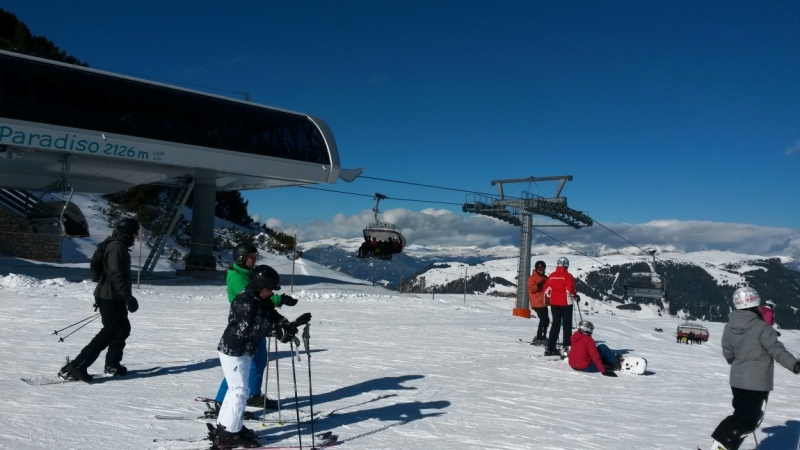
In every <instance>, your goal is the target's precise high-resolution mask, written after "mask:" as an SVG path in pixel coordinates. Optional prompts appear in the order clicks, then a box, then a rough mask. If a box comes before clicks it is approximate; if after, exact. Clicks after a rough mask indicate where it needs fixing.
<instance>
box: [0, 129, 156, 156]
mask: <svg viewBox="0 0 800 450" xmlns="http://www.w3.org/2000/svg"><path fill="white" fill-rule="evenodd" d="M25 128H28V127H25ZM0 144H6V145H11V144H16V145H21V146H25V147H35V148H44V149H55V150H66V151H71V152H79V153H82V152H86V153H92V154H101V155H108V156H117V157H123V158H131V159H143V160H149V159H150V152H148V151H145V150H138V149H136V148H135V147H134V146H128V145H122V144H114V143H111V142H106V141H100V140H98V139H96V138H94V139H92V138H88V139H79V137H78V135H77V134H72V133H64V134H61V133H57V134H52V133H48V132H33V131H29V130H25V131H23V130H22V129H20V128H14V127H12V126H9V125H0Z"/></svg>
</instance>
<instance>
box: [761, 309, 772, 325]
mask: <svg viewBox="0 0 800 450" xmlns="http://www.w3.org/2000/svg"><path fill="white" fill-rule="evenodd" d="M761 315H762V316H763V317H764V322H767V323H768V324H770V325H775V316H774V314H773V313H772V308H770V307H769V306H762V307H761Z"/></svg>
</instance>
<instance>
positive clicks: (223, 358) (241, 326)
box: [215, 265, 311, 448]
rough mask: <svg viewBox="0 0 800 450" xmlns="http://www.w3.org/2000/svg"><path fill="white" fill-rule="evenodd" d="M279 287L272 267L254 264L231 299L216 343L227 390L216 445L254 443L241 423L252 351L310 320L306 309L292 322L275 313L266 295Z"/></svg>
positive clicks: (287, 335)
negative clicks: (225, 325)
mask: <svg viewBox="0 0 800 450" xmlns="http://www.w3.org/2000/svg"><path fill="white" fill-rule="evenodd" d="M280 288H281V282H280V277H279V276H278V273H277V272H276V271H275V269H273V268H272V267H270V266H266V265H261V266H256V267H255V268H254V269H253V272H252V276H251V278H250V282H249V283H248V284H247V286H246V287H245V289H244V290H243V291H242V292H241V293H240V294H239V295H237V296H236V297H235V298H234V299H233V301H232V302H231V309H230V313H229V314H228V326H227V327H226V328H225V331H224V332H223V334H222V339H220V341H219V346H218V347H217V351H219V360H220V363H221V365H222V371H223V373H224V374H225V379H226V380H227V381H228V391H227V393H226V394H225V399H224V400H223V401H222V406H220V409H219V417H218V419H217V433H216V442H215V444H216V445H217V446H218V447H223V448H230V447H247V446H256V445H258V441H257V440H256V438H255V433H254V432H253V431H252V430H249V429H247V428H245V427H244V426H243V424H242V420H243V418H244V412H245V406H246V404H247V399H248V397H249V394H250V388H249V387H248V381H249V377H250V364H251V363H252V359H253V355H255V353H256V350H257V349H258V346H259V341H261V340H262V339H263V338H264V337H265V336H268V335H272V334H273V333H274V335H275V336H276V337H277V338H278V340H279V341H281V342H284V343H285V342H289V341H290V340H296V339H297V338H296V337H295V335H296V334H297V328H298V327H300V326H303V325H305V324H307V323H308V322H309V321H310V320H311V314H309V313H305V314H302V315H301V316H300V317H298V318H297V320H295V321H294V322H289V321H288V320H286V319H285V318H284V317H283V316H281V315H280V314H278V312H277V311H276V309H275V304H274V303H273V302H272V301H270V297H271V296H272V295H273V290H278V289H280Z"/></svg>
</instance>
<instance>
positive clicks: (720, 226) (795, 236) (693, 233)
mask: <svg viewBox="0 0 800 450" xmlns="http://www.w3.org/2000/svg"><path fill="white" fill-rule="evenodd" d="M381 220H383V221H385V222H390V223H393V224H395V225H397V226H398V227H400V228H401V229H402V230H403V232H404V233H405V235H406V237H407V239H408V242H409V243H411V244H424V245H445V246H476V247H479V248H487V247H492V246H496V245H514V246H518V245H519V240H520V229H519V227H514V226H512V225H509V224H507V223H505V222H502V221H499V220H496V219H492V218H489V217H485V216H478V215H474V216H473V215H470V216H463V215H457V214H454V213H452V212H450V211H448V210H434V209H425V210H422V211H420V212H415V211H410V210H407V209H402V208H398V209H390V210H387V211H386V212H384V213H382V215H381ZM372 221H373V214H372V211H370V210H363V211H361V212H360V213H358V214H356V215H352V216H345V215H344V214H337V215H336V216H334V218H333V219H332V220H331V221H330V222H324V221H320V220H315V221H311V222H308V223H306V224H303V225H287V224H283V223H282V222H281V221H280V220H278V219H268V220H267V221H266V224H267V226H269V227H270V228H274V229H277V230H280V231H283V232H285V233H292V234H294V233H297V235H298V240H299V241H300V242H307V241H313V240H317V239H325V238H331V237H340V238H347V239H349V238H357V237H360V236H361V233H362V230H363V229H364V227H366V226H367V225H368V224H369V223H370V222H372ZM534 222H535V223H534V226H536V223H537V220H534ZM542 223H544V222H541V223H539V224H542ZM547 224H553V222H547ZM603 225H605V226H606V227H608V228H609V229H611V230H613V231H614V232H616V233H618V234H619V235H621V236H623V237H625V238H626V239H627V240H629V241H631V242H632V243H634V244H636V245H638V246H639V247H642V248H658V249H660V250H674V251H685V252H690V251H700V250H721V251H731V252H738V253H746V254H753V255H761V256H789V257H792V258H795V259H800V230H794V229H789V228H776V227H764V226H757V225H749V224H737V223H722V222H702V221H678V220H655V221H651V222H648V223H644V224H627V223H621V224H609V223H604V224H603ZM539 229H540V230H541V231H542V232H544V233H547V234H548V235H550V236H552V237H554V238H556V239H558V240H559V241H562V242H564V243H566V244H568V245H570V246H572V247H574V248H577V249H579V250H581V251H583V252H587V253H591V254H604V253H612V252H620V251H623V252H637V251H638V250H636V248H635V247H634V246H632V245H631V244H630V243H628V242H626V241H624V240H623V239H621V238H619V237H618V236H616V235H614V234H613V233H611V232H609V231H608V230H606V229H605V228H603V227H602V226H600V225H598V224H595V225H594V226H591V227H588V228H582V229H580V230H575V229H573V228H569V227H558V228H551V227H541V228H539ZM532 242H533V247H534V249H535V250H537V251H539V252H541V253H545V252H550V251H564V250H565V247H564V246H562V245H561V244H560V243H558V242H556V241H554V240H553V239H551V238H549V237H547V236H545V235H543V234H541V233H539V232H537V231H534V232H533V236H532Z"/></svg>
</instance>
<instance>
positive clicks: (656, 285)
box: [622, 250, 667, 300]
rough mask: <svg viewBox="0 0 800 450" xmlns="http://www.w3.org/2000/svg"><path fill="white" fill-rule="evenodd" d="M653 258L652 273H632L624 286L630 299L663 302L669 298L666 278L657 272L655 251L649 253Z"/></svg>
mask: <svg viewBox="0 0 800 450" xmlns="http://www.w3.org/2000/svg"><path fill="white" fill-rule="evenodd" d="M648 253H649V254H650V256H652V257H653V267H652V270H653V271H652V272H650V273H647V272H638V273H632V274H631V276H630V278H628V279H627V280H625V281H624V282H623V284H622V286H623V287H624V288H625V295H626V296H628V297H644V298H654V299H661V300H663V299H664V298H666V296H667V283H666V280H665V279H664V277H662V276H661V275H659V274H658V273H657V272H656V256H655V253H656V251H655V250H650V251H649V252H648Z"/></svg>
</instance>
